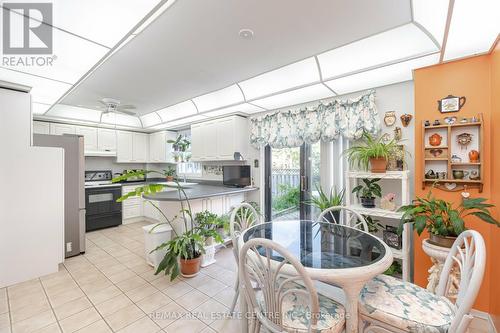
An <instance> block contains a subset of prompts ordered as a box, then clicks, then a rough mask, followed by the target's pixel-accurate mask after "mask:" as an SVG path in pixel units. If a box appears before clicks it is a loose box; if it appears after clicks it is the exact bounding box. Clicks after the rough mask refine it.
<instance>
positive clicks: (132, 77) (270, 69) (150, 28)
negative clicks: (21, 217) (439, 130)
mask: <svg viewBox="0 0 500 333" xmlns="http://www.w3.org/2000/svg"><path fill="white" fill-rule="evenodd" d="M23 2H25V1H23ZM450 3H452V4H453V3H454V4H455V10H454V11H453V15H452V16H451V15H449V13H448V9H449V4H450ZM473 3H474V5H471V2H470V0H455V1H450V0H432V1H431V0H412V1H410V0H378V1H364V0H333V1H324V0H312V1H302V0H273V1H266V0H258V1H253V2H247V1H233V0H219V1H199V0H198V1H197V0H177V1H174V0H169V1H168V2H166V3H165V0H163V1H161V2H160V0H141V1H136V0H100V1H98V0H72V1H67V0H55V1H54V11H55V12H54V16H55V19H54V20H55V22H54V25H55V26H56V27H58V28H60V29H59V30H58V31H56V33H55V35H54V39H55V45H54V53H55V54H58V56H59V54H60V55H61V57H59V58H58V59H60V60H61V61H60V62H59V63H58V64H57V66H56V67H54V68H42V69H40V68H16V71H12V70H8V69H4V68H1V67H0V80H7V81H13V82H17V83H22V84H27V85H31V86H33V87H34V88H33V92H32V94H33V101H34V112H35V113H37V114H39V116H38V117H47V118H50V117H55V118H59V119H70V120H80V121H81V120H83V121H89V122H99V121H100V122H103V123H109V124H111V123H113V122H115V123H116V124H118V125H121V126H129V127H137V128H141V127H144V128H148V130H156V129H162V128H170V127H175V126H179V125H183V124H186V123H188V122H190V121H196V120H200V119H206V117H215V116H220V115H224V114H229V113H235V112H239V113H244V114H252V113H256V112H262V111H265V110H270V109H275V108H280V107H286V106H289V105H294V104H299V103H303V102H307V101H312V100H316V99H323V98H328V97H332V96H335V95H336V94H343V93H348V92H353V91H359V90H363V89H367V88H372V87H377V86H380V85H384V84H391V83H396V82H401V81H405V80H409V79H411V77H412V76H411V75H412V70H413V69H414V68H418V67H422V66H426V65H431V64H435V63H438V62H439V61H443V60H445V61H446V60H451V59H456V58H460V57H463V56H470V55H473V54H478V53H484V52H486V51H488V50H489V48H490V47H491V45H492V43H493V41H494V40H495V38H496V36H497V35H498V32H499V31H500V20H498V19H495V17H494V15H495V14H494V13H498V5H499V3H500V1H498V0H476V1H474V2H473ZM155 6H156V7H155ZM153 8H154V9H155V10H156V13H153V11H152V9H153ZM148 13H149V14H148ZM151 14H152V15H151ZM150 15H151V16H150ZM146 19H147V20H146ZM141 20H143V21H144V20H146V22H145V23H143V24H142V25H141V26H140V27H139V28H138V29H136V28H137V24H138V23H139V22H140V21H141ZM470 27H473V29H471V28H470ZM242 28H249V29H252V30H253V31H254V36H253V38H252V39H248V40H247V39H243V38H241V37H240V36H239V34H238V32H239V30H240V29H242ZM471 30H473V33H471ZM448 31H449V33H448ZM126 36H127V38H126V41H125V42H122V43H119V45H116V44H117V43H118V42H119V41H120V40H121V39H122V38H124V37H126ZM457 36H458V37H457ZM461 36H462V37H464V39H463V40H461V39H460V38H459V37H461ZM444 41H447V42H446V43H443V42H444ZM103 57H104V58H103ZM101 59H105V60H101ZM94 64H98V66H97V67H96V68H95V70H94V71H93V72H91V73H90V74H88V75H87V76H84V74H85V73H86V72H87V71H88V70H90V69H91V68H92V66H93V65H94ZM11 69H12V68H11ZM26 73H29V74H35V75H37V76H33V75H29V74H26ZM79 78H80V80H78V79H79ZM9 79H10V80H9ZM30 82H33V83H32V84H30ZM47 83H48V84H49V85H47ZM72 85H74V86H73V89H72V90H70V91H69V92H67V91H68V89H69V88H70V87H71V86H72ZM47 86H51V87H53V88H50V89H47V88H46V87H47ZM65 92H67V93H66V94H65ZM61 96H63V97H62V98H60V97H61ZM103 97H112V98H116V99H119V100H121V102H122V103H123V104H133V105H135V106H136V107H137V109H136V111H137V113H138V115H140V116H141V117H140V119H139V118H136V117H126V116H123V117H122V116H114V117H111V116H105V117H100V111H96V108H97V106H100V104H99V102H98V100H100V99H102V98H103ZM59 98H60V99H59ZM58 99H59V100H58ZM56 100H58V105H57V106H56V107H53V108H51V109H50V110H49V111H48V112H46V111H47V109H49V108H50V105H52V104H54V103H55V102H56ZM92 109H93V110H92ZM42 115H43V116H42ZM96 115H99V121H96V119H97V116H96ZM111 118H112V119H111Z"/></svg>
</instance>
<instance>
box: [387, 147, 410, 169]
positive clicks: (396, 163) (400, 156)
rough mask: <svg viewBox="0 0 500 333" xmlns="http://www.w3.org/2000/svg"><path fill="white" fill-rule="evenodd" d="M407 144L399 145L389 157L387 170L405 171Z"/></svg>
mask: <svg viewBox="0 0 500 333" xmlns="http://www.w3.org/2000/svg"><path fill="white" fill-rule="evenodd" d="M405 151H406V149H405V146H404V145H398V146H397V148H396V151H395V152H394V154H392V155H391V156H390V157H389V161H387V170H389V171H403V170H404V169H405V162H404V161H405Z"/></svg>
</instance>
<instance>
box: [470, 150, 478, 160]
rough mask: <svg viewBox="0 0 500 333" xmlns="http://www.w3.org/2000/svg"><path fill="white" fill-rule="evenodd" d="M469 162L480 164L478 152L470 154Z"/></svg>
mask: <svg viewBox="0 0 500 333" xmlns="http://www.w3.org/2000/svg"><path fill="white" fill-rule="evenodd" d="M469 161H470V162H471V163H476V162H479V152H478V151H477V150H471V151H470V152H469Z"/></svg>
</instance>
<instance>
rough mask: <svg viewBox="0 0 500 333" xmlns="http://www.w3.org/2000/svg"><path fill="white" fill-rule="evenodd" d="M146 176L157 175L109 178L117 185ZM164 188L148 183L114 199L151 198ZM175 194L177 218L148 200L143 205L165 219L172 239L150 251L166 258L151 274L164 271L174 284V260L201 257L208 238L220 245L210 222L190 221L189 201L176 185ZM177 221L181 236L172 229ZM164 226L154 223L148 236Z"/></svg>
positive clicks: (143, 173) (137, 172) (161, 185)
mask: <svg viewBox="0 0 500 333" xmlns="http://www.w3.org/2000/svg"><path fill="white" fill-rule="evenodd" d="M149 173H159V174H162V173H161V172H158V171H151V170H140V171H134V172H128V173H126V174H123V175H121V176H119V177H116V178H113V180H112V182H120V181H123V180H126V179H128V178H129V177H136V176H139V175H141V176H145V175H146V174H149ZM164 187H168V186H167V185H163V184H154V183H148V184H145V185H143V186H138V187H137V188H136V189H135V191H132V192H130V193H127V194H125V195H123V196H121V197H120V198H118V200H117V201H118V202H122V201H124V200H127V199H128V198H130V197H136V196H143V195H151V194H155V193H158V192H161V191H162V190H163V188H164ZM175 187H176V188H177V192H178V194H179V202H180V205H181V209H180V211H179V214H178V215H175V216H174V217H173V218H172V219H169V218H168V217H167V216H166V215H165V214H164V213H163V211H162V210H161V209H160V208H159V207H158V205H156V204H155V203H153V202H152V201H151V200H148V201H147V202H148V203H149V204H151V205H152V206H153V207H154V208H155V209H156V210H157V211H158V212H159V213H160V214H161V216H162V217H163V219H165V221H166V223H168V224H169V225H170V226H171V227H172V231H173V233H174V237H173V238H172V239H171V240H170V241H168V242H165V243H163V244H161V245H159V246H158V247H157V248H155V249H153V250H152V251H151V253H152V252H154V251H159V250H166V254H165V256H164V257H163V260H162V261H161V262H160V264H159V265H158V268H157V269H156V271H155V274H159V273H160V272H162V271H164V272H165V275H169V274H170V280H174V279H175V278H176V277H177V276H178V275H179V272H180V271H179V263H178V258H179V257H180V258H181V259H186V260H188V259H195V258H198V257H199V256H201V255H202V254H203V253H205V249H204V246H205V240H206V238H208V237H213V238H214V240H216V241H222V240H221V237H220V235H219V234H218V233H217V231H216V228H215V227H214V225H212V223H211V221H212V220H207V221H203V222H202V223H196V221H195V218H194V217H193V214H192V211H191V204H190V202H189V198H188V197H187V195H186V192H185V191H184V189H183V188H182V187H181V186H180V185H179V183H178V182H176V186H175ZM177 219H181V220H182V222H183V224H184V230H185V231H184V232H183V233H182V234H179V233H177V231H176V228H175V227H174V225H173V222H174V221H176V220H177ZM162 224H165V223H158V224H156V225H155V226H154V227H153V228H152V229H151V230H150V232H152V231H153V230H154V229H155V228H156V227H158V226H160V225H162Z"/></svg>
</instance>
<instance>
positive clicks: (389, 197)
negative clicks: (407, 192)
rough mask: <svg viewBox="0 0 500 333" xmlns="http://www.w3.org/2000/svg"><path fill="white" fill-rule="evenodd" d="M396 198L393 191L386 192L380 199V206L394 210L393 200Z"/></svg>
mask: <svg viewBox="0 0 500 333" xmlns="http://www.w3.org/2000/svg"><path fill="white" fill-rule="evenodd" d="M395 198H396V194H394V193H387V194H386V195H384V197H382V199H380V208H382V209H385V210H392V211H393V210H395V209H396V203H395V202H394V199H395Z"/></svg>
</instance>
